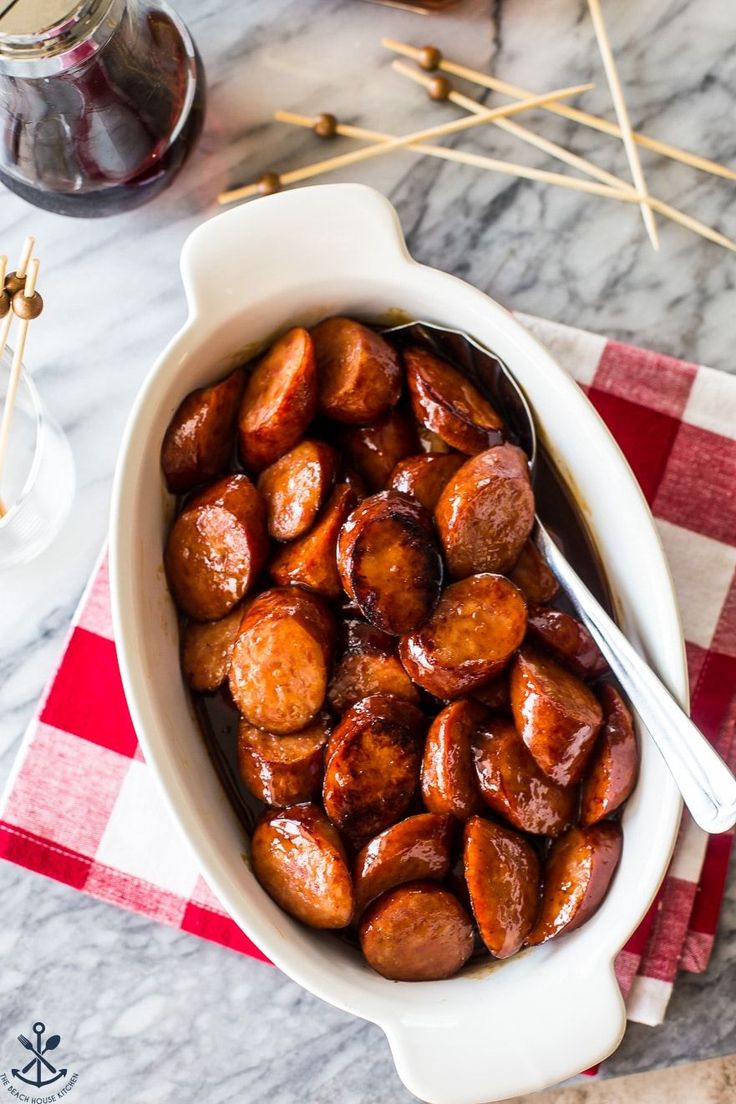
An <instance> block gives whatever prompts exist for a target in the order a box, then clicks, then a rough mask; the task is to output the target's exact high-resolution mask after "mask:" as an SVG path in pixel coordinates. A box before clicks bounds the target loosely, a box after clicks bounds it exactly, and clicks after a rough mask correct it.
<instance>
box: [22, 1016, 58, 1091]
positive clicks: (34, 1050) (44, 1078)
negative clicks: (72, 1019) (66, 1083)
mask: <svg viewBox="0 0 736 1104" xmlns="http://www.w3.org/2000/svg"><path fill="white" fill-rule="evenodd" d="M45 1033H46V1024H44V1023H41V1021H40V1020H38V1021H37V1022H36V1023H34V1025H33V1034H34V1035H35V1036H36V1042H35V1045H34V1044H33V1043H32V1042H31V1040H30V1039H27V1038H26V1036H25V1035H19V1036H18V1042H19V1043H20V1045H21V1046H22V1047H25V1049H26V1050H27V1051H30V1053H31V1054H32V1055H33V1057H32V1058H31V1060H30V1062H29V1063H28V1064H27V1065H26V1066H24V1067H23V1069H12V1070H11V1071H10V1072H11V1073H12V1075H13V1077H15V1078H17V1079H18V1080H19V1081H24V1082H25V1084H26V1085H33V1087H34V1088H36V1089H41V1088H43V1087H44V1086H45V1085H51V1084H53V1083H54V1081H58V1080H59V1079H60V1078H62V1077H66V1073H67V1071H66V1070H65V1069H58V1068H57V1067H56V1066H54V1065H53V1064H52V1063H51V1062H50V1061H49V1060H48V1058H45V1057H44V1055H45V1054H47V1053H48V1051H50V1050H56V1048H57V1047H58V1045H59V1043H60V1042H61V1036H60V1035H49V1037H48V1039H47V1040H46V1042H45V1043H44V1042H43V1037H44V1035H45ZM34 1066H35V1067H36V1069H35V1078H33V1079H31V1078H30V1077H27V1076H26V1074H28V1073H30V1071H31V1070H32V1069H33V1067H34ZM44 1071H46V1074H47V1075H44Z"/></svg>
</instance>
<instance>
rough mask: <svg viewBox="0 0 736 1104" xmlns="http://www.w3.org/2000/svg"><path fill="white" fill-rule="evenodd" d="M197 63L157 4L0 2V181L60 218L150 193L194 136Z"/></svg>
mask: <svg viewBox="0 0 736 1104" xmlns="http://www.w3.org/2000/svg"><path fill="white" fill-rule="evenodd" d="M204 101H205V81H204V71H203V69H202V62H201V59H200V57H199V54H198V52H197V49H196V47H195V45H194V43H193V41H192V39H191V37H190V35H189V32H188V31H187V29H186V27H185V26H184V24H183V23H182V22H181V21H180V19H179V18H178V16H177V15H175V13H174V12H173V11H172V10H171V9H170V8H169V7H168V5H167V4H166V3H164V2H161V0H0V181H1V182H2V183H4V184H5V185H6V186H7V187H8V188H10V190H11V191H13V192H16V193H17V194H18V195H20V196H22V197H23V198H24V199H27V200H28V201H29V203H34V204H36V206H38V207H44V208H45V209H46V210H49V211H54V212H56V213H57V214H62V215H78V216H85V217H89V216H95V215H109V214H116V213H118V212H120V211H125V210H128V209H130V208H132V207H137V206H138V205H139V204H141V203H145V202H146V200H148V199H151V198H152V197H153V196H155V195H158V194H159V192H161V191H162V190H163V189H164V188H165V187H166V186H167V185H168V184H169V183H170V182H171V180H172V179H173V178H174V176H175V174H176V173H177V172H178V170H179V169H180V168H181V166H182V165H183V163H184V161H185V160H186V157H187V155H188V153H189V152H190V150H191V148H192V146H193V145H194V143H195V141H196V139H197V137H198V135H199V132H200V130H201V127H202V119H203V114H204Z"/></svg>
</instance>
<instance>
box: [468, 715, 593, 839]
mask: <svg viewBox="0 0 736 1104" xmlns="http://www.w3.org/2000/svg"><path fill="white" fill-rule="evenodd" d="M473 758H474V760H475V769H476V771H477V777H478V784H479V786H480V792H481V795H482V797H483V800H484V801H485V803H486V805H488V806H489V807H490V808H491V809H493V811H494V812H496V813H500V814H501V816H503V817H505V818H506V820H508V821H509V823H510V824H513V826H514V828H519V829H520V830H521V831H522V832H530V833H532V834H534V835H544V836H559V835H560V833H561V832H564V831H565V829H567V828H569V827H570V825H571V824H572V822H573V820H574V819H575V807H576V805H577V798H578V791H577V789H576V788H575V787H574V786H559V785H558V784H557V783H556V782H553V781H552V779H551V778H547V775H546V774H544V773H543V772H542V771H541V770H540V769H539V767H538V766H537V764H536V763H535V761H534V759H533V758H532V756H531V754H530V753H529V752H528V751H527V749H526V747H525V746H524V741H523V740H522V739H521V737H520V736H519V734H518V733H517V731H516V729H515V728H514V726H513V725H512V724H511V722H510V721H505V720H502V719H501V718H499V717H494V718H493V719H492V720H489V721H487V722H486V724H485V725H483V727H482V728H480V729H478V730H477V731H476V733H475V737H474V739H473Z"/></svg>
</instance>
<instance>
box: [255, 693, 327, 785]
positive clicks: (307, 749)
mask: <svg viewBox="0 0 736 1104" xmlns="http://www.w3.org/2000/svg"><path fill="white" fill-rule="evenodd" d="M329 733H330V727H329V719H328V718H327V717H326V716H325V715H324V714H323V715H322V716H320V717H318V718H317V720H315V721H313V722H312V724H310V725H307V727H306V728H304V729H302V731H301V732H296V733H295V734H294V735H293V736H275V735H274V734H273V733H272V732H264V731H263V730H262V729H260V728H255V727H254V726H253V725H252V724H249V723H248V721H246V720H245V719H244V718H241V720H240V725H239V727H238V766H239V768H240V777H241V778H242V779H243V782H244V783H245V785H246V786H247V787H248V789H249V790H250V792H251V793H252V794H253V795H254V796H255V797H257V798H258V800H259V801H265V803H266V805H276V806H284V805H296V804H298V803H299V802H301V801H312V800H314V799H316V798H318V797H319V794H320V791H321V789H322V770H323V766H324V751H325V744H326V743H327V737H328V736H329Z"/></svg>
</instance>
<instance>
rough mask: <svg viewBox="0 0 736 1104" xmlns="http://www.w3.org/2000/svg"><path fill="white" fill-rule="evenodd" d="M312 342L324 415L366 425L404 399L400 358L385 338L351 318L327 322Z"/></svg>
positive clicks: (313, 337) (315, 333)
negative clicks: (401, 398) (401, 395)
mask: <svg viewBox="0 0 736 1104" xmlns="http://www.w3.org/2000/svg"><path fill="white" fill-rule="evenodd" d="M312 339H313V341H314V350H315V353H316V356H317V371H318V374H319V408H320V410H321V411H322V413H323V414H327V415H328V416H329V417H330V418H334V419H335V421H337V422H348V423H349V424H350V425H366V424H367V423H368V422H374V421H375V420H376V418H380V417H381V415H382V414H385V413H386V411H387V410H388V409H389V407H391V406H394V405H395V404H396V403H397V402H398V401H399V396H400V394H401V365H400V363H399V358H398V354H397V353H396V351H395V350H394V349H393V348H392V346H391V345H389V343H388V341H386V340H385V339H384V338H383V337H381V336H380V334H377V333H375V332H374V331H373V330H369V329H368V327H367V326H362V325H361V324H360V322H354V321H353V320H352V319H351V318H327V319H325V321H324V322H320V324H319V326H316V327H315V328H314V329H313V330H312Z"/></svg>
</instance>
